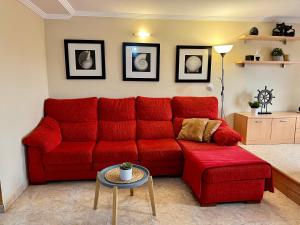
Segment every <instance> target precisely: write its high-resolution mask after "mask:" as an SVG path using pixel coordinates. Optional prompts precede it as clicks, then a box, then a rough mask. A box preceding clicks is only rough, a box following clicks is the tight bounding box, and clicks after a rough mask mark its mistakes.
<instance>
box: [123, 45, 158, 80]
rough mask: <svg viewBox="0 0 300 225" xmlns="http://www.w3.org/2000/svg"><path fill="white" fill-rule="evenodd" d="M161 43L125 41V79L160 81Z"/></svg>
mask: <svg viewBox="0 0 300 225" xmlns="http://www.w3.org/2000/svg"><path fill="white" fill-rule="evenodd" d="M159 54H160V45H159V44H150V43H128V42H125V43H123V80H124V81H159Z"/></svg>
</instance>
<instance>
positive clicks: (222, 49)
mask: <svg viewBox="0 0 300 225" xmlns="http://www.w3.org/2000/svg"><path fill="white" fill-rule="evenodd" d="M232 47H233V45H217V46H214V49H215V50H216V52H218V53H219V54H220V55H221V56H222V77H221V78H220V80H221V84H222V90H221V102H222V103H221V104H222V105H221V118H225V113H224V90H225V87H224V84H225V83H224V56H225V55H226V53H228V52H230V50H231V49H232Z"/></svg>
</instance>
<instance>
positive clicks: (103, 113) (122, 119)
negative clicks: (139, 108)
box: [98, 98, 136, 141]
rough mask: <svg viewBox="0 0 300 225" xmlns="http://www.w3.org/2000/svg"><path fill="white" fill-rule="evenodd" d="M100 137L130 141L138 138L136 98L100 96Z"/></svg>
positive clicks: (109, 139) (102, 138) (106, 139)
mask: <svg viewBox="0 0 300 225" xmlns="http://www.w3.org/2000/svg"><path fill="white" fill-rule="evenodd" d="M98 114H99V123H98V139H99V140H103V141H129V140H135V139H136V115H135V98H122V99H109V98H100V99H99V102H98Z"/></svg>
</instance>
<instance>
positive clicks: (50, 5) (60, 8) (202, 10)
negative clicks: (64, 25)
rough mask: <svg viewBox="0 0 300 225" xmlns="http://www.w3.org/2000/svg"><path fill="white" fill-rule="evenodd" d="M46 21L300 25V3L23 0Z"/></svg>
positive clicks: (265, 0) (261, 0) (289, 0)
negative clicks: (93, 19) (121, 19)
mask: <svg viewBox="0 0 300 225" xmlns="http://www.w3.org/2000/svg"><path fill="white" fill-rule="evenodd" d="M19 1H20V2H22V3H23V4H25V5H26V6H27V7H29V8H30V9H32V10H33V11H34V12H36V13H37V14H38V15H40V16H41V17H43V18H45V19H69V18H71V17H72V16H100V17H124V18H148V19H156V18H157V19H189V20H228V21H281V20H284V21H286V22H300V0H19Z"/></svg>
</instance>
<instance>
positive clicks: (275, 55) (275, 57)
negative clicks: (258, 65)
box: [271, 48, 284, 61]
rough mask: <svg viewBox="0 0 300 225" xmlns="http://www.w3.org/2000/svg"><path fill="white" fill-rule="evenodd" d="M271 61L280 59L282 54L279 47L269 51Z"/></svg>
mask: <svg viewBox="0 0 300 225" xmlns="http://www.w3.org/2000/svg"><path fill="white" fill-rule="evenodd" d="M271 55H272V59H273V61H281V60H282V56H283V55H284V53H283V51H282V49H281V48H274V49H273V50H272V52H271Z"/></svg>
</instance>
